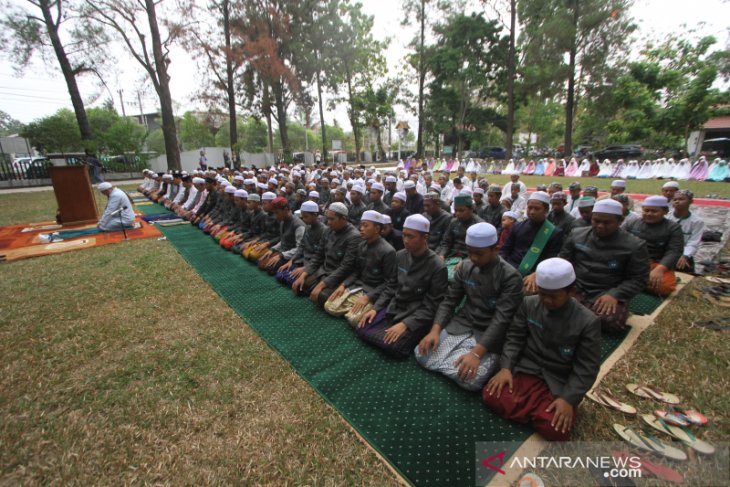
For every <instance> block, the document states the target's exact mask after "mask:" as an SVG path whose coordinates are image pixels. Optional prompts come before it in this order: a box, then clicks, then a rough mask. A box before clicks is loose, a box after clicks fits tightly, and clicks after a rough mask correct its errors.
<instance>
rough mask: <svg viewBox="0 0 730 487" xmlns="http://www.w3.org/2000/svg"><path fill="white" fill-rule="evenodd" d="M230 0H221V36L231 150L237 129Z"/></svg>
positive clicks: (236, 136)
mask: <svg viewBox="0 0 730 487" xmlns="http://www.w3.org/2000/svg"><path fill="white" fill-rule="evenodd" d="M230 13H231V12H230V0H223V35H224V36H225V38H226V76H227V86H226V88H227V92H228V131H229V132H230V144H231V150H232V151H235V150H236V149H235V147H236V144H238V127H237V123H238V121H237V120H236V91H235V89H234V86H233V62H232V61H231V21H230Z"/></svg>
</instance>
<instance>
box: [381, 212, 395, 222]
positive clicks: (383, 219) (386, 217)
mask: <svg viewBox="0 0 730 487" xmlns="http://www.w3.org/2000/svg"><path fill="white" fill-rule="evenodd" d="M380 221H381V222H382V223H383V225H390V224H392V223H393V220H391V219H390V215H386V214H385V213H383V214H381V215H380Z"/></svg>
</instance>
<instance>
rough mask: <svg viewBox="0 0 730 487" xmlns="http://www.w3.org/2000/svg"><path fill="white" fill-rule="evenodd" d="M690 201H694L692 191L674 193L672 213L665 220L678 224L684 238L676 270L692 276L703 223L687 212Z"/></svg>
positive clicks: (703, 228) (702, 231)
mask: <svg viewBox="0 0 730 487" xmlns="http://www.w3.org/2000/svg"><path fill="white" fill-rule="evenodd" d="M692 201H694V194H693V193H692V191H690V190H688V189H683V190H677V191H676V192H675V193H674V200H672V206H673V207H674V211H671V212H669V214H668V215H667V218H668V219H669V220H671V221H673V222H677V223H679V226H680V227H681V228H682V235H683V236H684V250H683V251H682V256H681V257H680V258H679V260H678V261H677V265H676V269H677V270H678V271H682V272H689V273H692V274H694V272H695V261H694V257H695V254H696V253H697V250H699V248H700V243H701V242H702V234H703V233H704V231H705V222H704V221H702V219H701V218H700V217H698V216H697V215H695V214H693V213H692V212H691V211H689V207H690V205H691V204H692Z"/></svg>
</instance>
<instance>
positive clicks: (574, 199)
mask: <svg viewBox="0 0 730 487" xmlns="http://www.w3.org/2000/svg"><path fill="white" fill-rule="evenodd" d="M568 193H569V195H568V204H567V206H566V207H565V211H567V212H568V213H572V212H573V210H575V209H576V208H578V200H579V199H580V198H581V196H580V183H579V182H578V181H575V182H572V183H570V186H568ZM571 216H572V215H571Z"/></svg>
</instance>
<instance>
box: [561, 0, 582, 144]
mask: <svg viewBox="0 0 730 487" xmlns="http://www.w3.org/2000/svg"><path fill="white" fill-rule="evenodd" d="M578 18H579V13H578V0H574V2H573V42H572V43H571V46H570V53H569V56H570V57H569V61H568V97H567V98H568V99H567V100H566V102H565V148H564V149H563V155H564V156H565V157H571V156H572V155H573V105H574V103H575V57H576V52H577V50H578V47H577V46H576V44H577V42H578Z"/></svg>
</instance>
